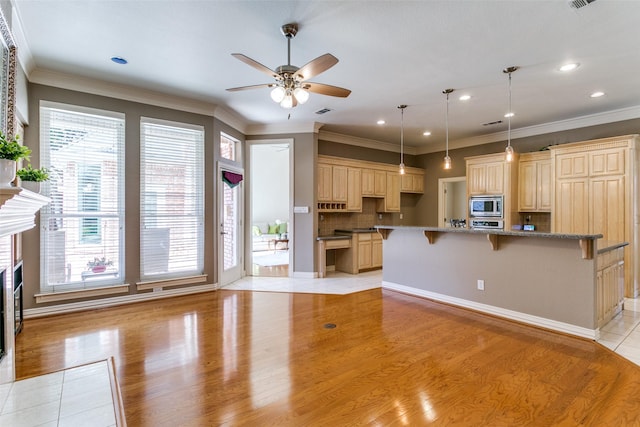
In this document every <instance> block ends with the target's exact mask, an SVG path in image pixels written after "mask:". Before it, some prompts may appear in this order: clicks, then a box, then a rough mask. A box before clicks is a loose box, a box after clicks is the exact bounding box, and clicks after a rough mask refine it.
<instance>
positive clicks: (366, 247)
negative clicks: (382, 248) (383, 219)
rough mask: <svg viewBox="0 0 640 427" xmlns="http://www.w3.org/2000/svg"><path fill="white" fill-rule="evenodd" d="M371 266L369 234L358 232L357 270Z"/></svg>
mask: <svg viewBox="0 0 640 427" xmlns="http://www.w3.org/2000/svg"><path fill="white" fill-rule="evenodd" d="M371 266H372V262H371V234H369V233H358V270H363V269H366V268H371Z"/></svg>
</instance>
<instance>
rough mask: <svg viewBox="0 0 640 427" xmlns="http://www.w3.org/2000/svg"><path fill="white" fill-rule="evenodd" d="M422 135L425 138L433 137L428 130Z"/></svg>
mask: <svg viewBox="0 0 640 427" xmlns="http://www.w3.org/2000/svg"><path fill="white" fill-rule="evenodd" d="M422 134H423V135H424V136H431V132H429V131H428V130H425V131H424V132H422Z"/></svg>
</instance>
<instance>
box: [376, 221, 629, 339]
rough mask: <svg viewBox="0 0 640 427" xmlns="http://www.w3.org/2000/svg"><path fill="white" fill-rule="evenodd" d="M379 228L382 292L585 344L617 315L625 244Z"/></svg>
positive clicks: (594, 238) (592, 237) (595, 237)
mask: <svg viewBox="0 0 640 427" xmlns="http://www.w3.org/2000/svg"><path fill="white" fill-rule="evenodd" d="M376 229H377V230H378V232H379V233H380V234H381V235H382V237H383V239H384V241H383V260H384V261H383V270H382V275H383V282H382V286H383V287H384V288H387V289H393V290H396V291H400V292H404V293H408V294H412V295H416V296H422V297H426V298H429V299H433V300H437V301H441V302H444V303H449V304H453V305H457V306H462V307H466V308H470V309H473V310H477V311H481V312H485V313H488V314H491V315H496V316H500V317H505V318H509V319H512V320H517V321H520V322H525V323H529V324H532V325H536V326H540V327H544V328H547V329H553V330H557V331H560V332H564V333H569V334H573V335H577V336H581V337H585V338H590V339H598V337H599V330H600V327H601V326H603V325H604V324H605V323H606V322H607V321H608V320H610V319H611V318H612V317H613V316H614V315H615V314H617V313H618V312H619V311H620V310H621V309H622V305H623V301H624V298H623V293H624V292H623V291H624V290H623V286H624V248H625V246H626V245H627V243H625V242H607V241H604V240H603V239H602V235H600V234H584V235H582V234H558V233H539V232H525V231H504V230H472V229H465V228H438V227H410V226H378V227H376Z"/></svg>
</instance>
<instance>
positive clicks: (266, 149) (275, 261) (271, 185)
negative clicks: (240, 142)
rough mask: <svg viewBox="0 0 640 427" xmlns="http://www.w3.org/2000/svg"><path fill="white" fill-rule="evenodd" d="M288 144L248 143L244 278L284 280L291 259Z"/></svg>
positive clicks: (273, 141)
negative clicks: (247, 241)
mask: <svg viewBox="0 0 640 427" xmlns="http://www.w3.org/2000/svg"><path fill="white" fill-rule="evenodd" d="M292 144H293V141H292V140H289V139H287V140H269V141H252V142H250V143H249V162H248V165H249V166H248V168H249V211H250V213H249V220H250V224H251V236H250V237H251V238H250V245H249V246H250V250H249V251H248V255H247V258H248V266H250V267H249V268H248V274H250V275H252V276H276V277H287V276H289V275H290V273H291V271H290V269H289V265H290V264H291V261H292V255H293V238H292V237H293V233H292V232H293V223H292V219H293V216H292V214H291V210H292V208H291V206H292V203H291V200H292V187H293V186H292V180H291V170H292V164H293V161H292V156H293V149H292Z"/></svg>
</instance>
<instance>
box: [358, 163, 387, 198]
mask: <svg viewBox="0 0 640 427" xmlns="http://www.w3.org/2000/svg"><path fill="white" fill-rule="evenodd" d="M386 192H387V174H386V172H385V171H383V170H376V169H369V168H363V169H362V195H363V196H366V197H384V196H385V194H386Z"/></svg>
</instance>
